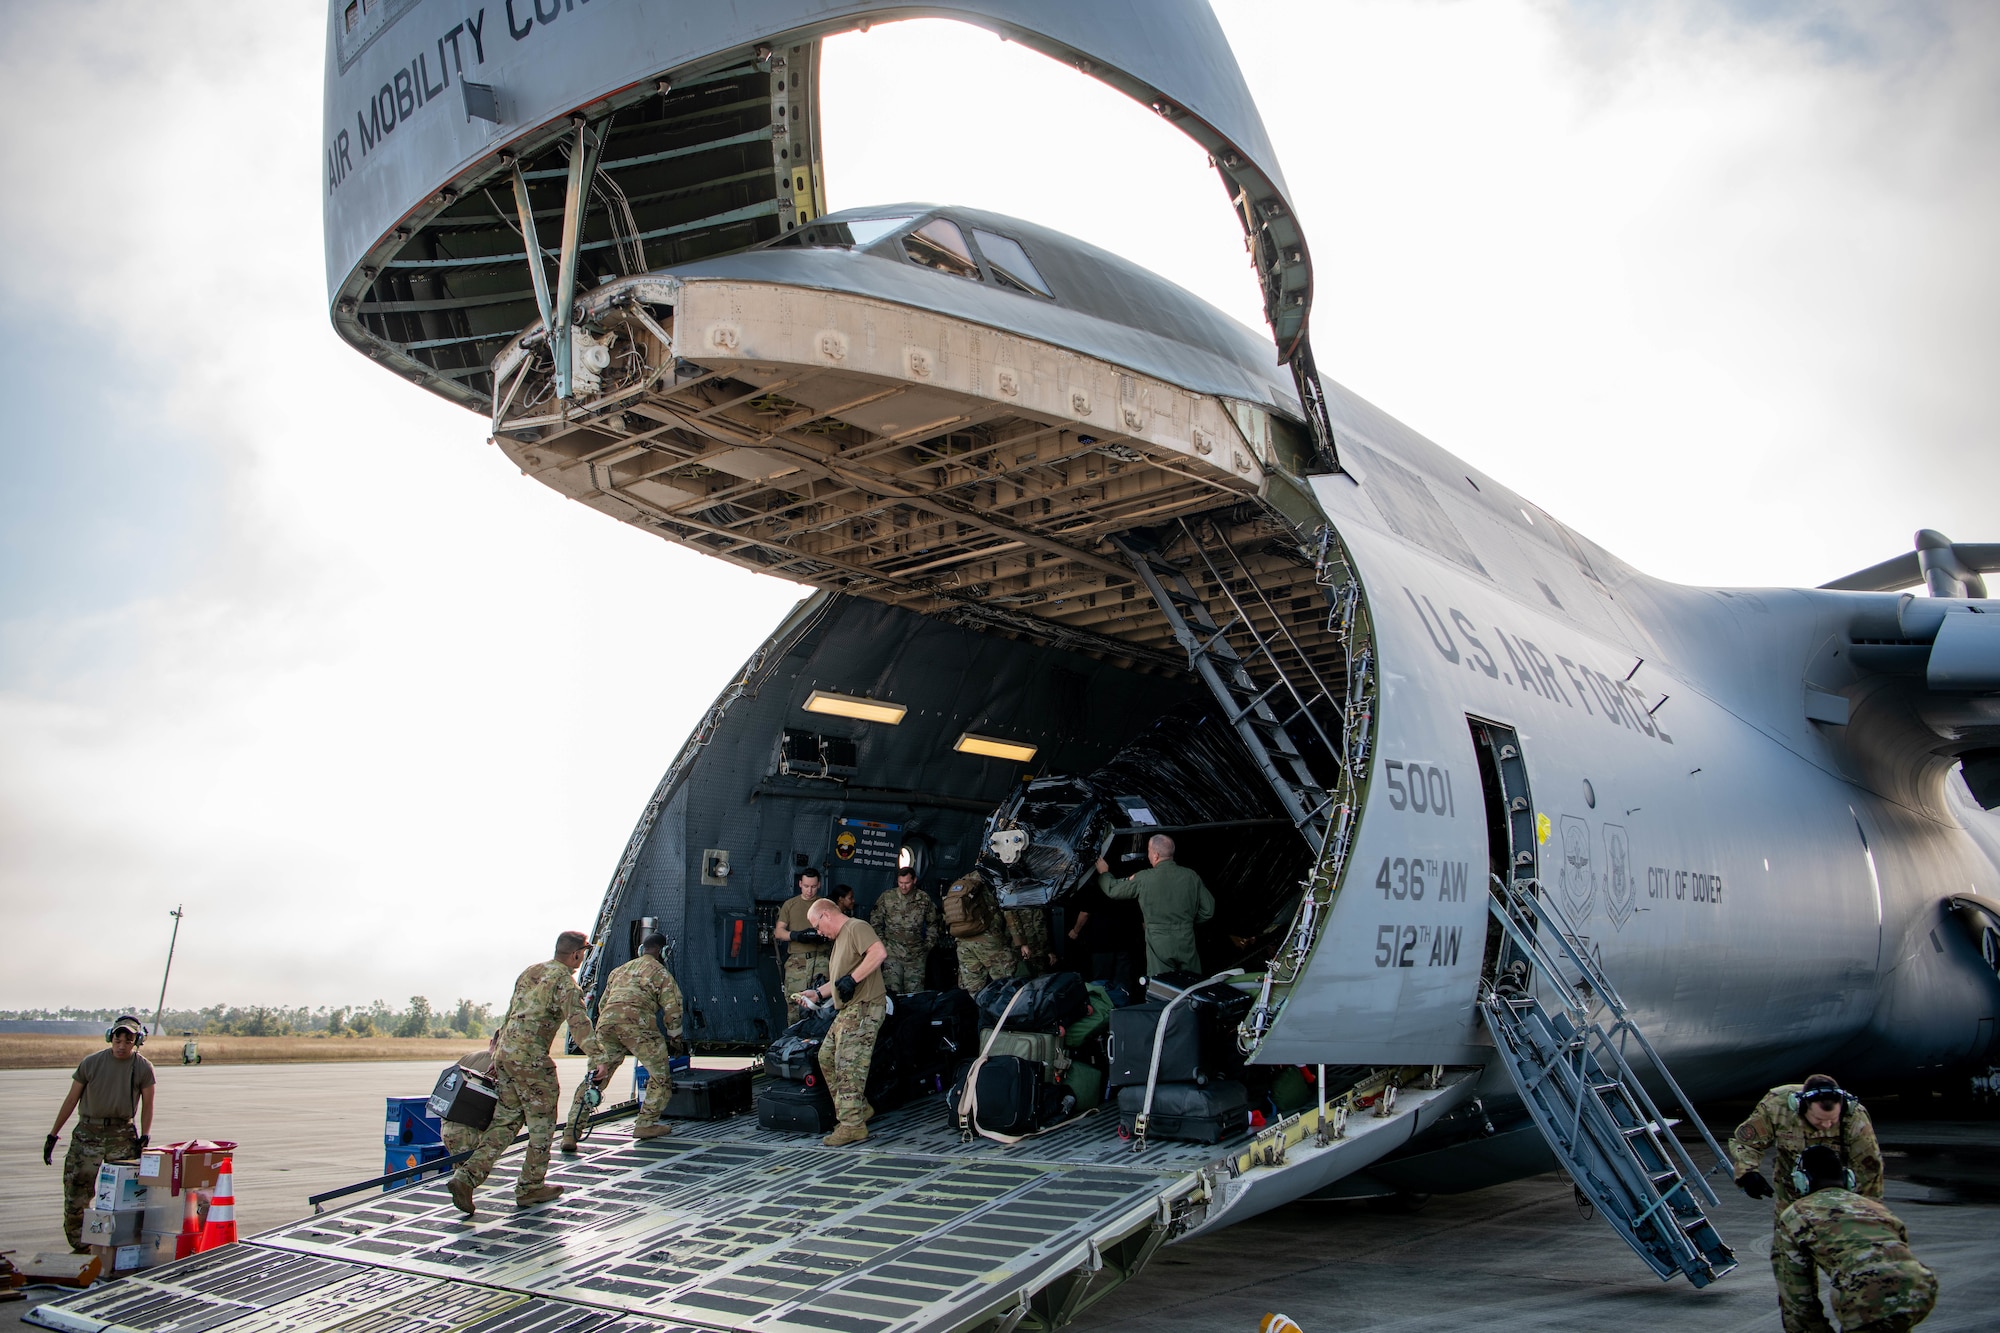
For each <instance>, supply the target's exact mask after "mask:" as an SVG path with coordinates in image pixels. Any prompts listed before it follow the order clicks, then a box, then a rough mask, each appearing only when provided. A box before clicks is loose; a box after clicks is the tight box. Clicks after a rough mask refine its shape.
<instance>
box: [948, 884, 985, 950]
mask: <svg viewBox="0 0 2000 1333" xmlns="http://www.w3.org/2000/svg"><path fill="white" fill-rule="evenodd" d="M992 906H993V901H992V898H991V897H990V896H989V895H988V894H987V892H986V881H985V880H984V879H982V878H980V877H979V876H978V875H962V876H960V877H959V878H957V879H955V880H953V881H952V882H951V887H950V888H948V889H946V890H945V891H944V925H945V929H946V930H949V931H950V932H951V937H952V938H953V939H955V940H976V939H978V938H979V937H980V936H982V935H985V934H987V933H989V932H990V931H991V930H992V929H993V911H992Z"/></svg>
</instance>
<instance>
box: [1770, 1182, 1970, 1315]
mask: <svg viewBox="0 0 2000 1333" xmlns="http://www.w3.org/2000/svg"><path fill="white" fill-rule="evenodd" d="M1792 1175H1793V1182H1792V1183H1793V1185H1794V1186H1795V1188H1797V1190H1798V1191H1799V1199H1798V1201H1797V1202H1796V1203H1794V1204H1792V1205H1791V1206H1790V1207H1788V1208H1786V1209H1785V1210H1784V1211H1783V1212H1781V1213H1779V1214H1778V1225H1777V1229H1776V1231H1775V1232H1774V1233H1773V1234H1772V1236H1771V1257H1772V1264H1771V1266H1772V1268H1773V1269H1774V1270H1776V1272H1777V1275H1778V1309H1779V1312H1780V1313H1781V1315H1782V1316H1783V1318H1784V1323H1785V1333H1833V1325H1832V1324H1829V1323H1828V1322H1827V1321H1826V1310H1825V1309H1824V1308H1823V1307H1822V1306H1821V1305H1820V1300H1819V1274H1820V1272H1821V1270H1824V1271H1825V1273H1826V1275H1827V1279H1828V1284H1829V1285H1830V1286H1831V1287H1832V1288H1833V1312H1834V1314H1835V1315H1836V1316H1838V1317H1839V1319H1840V1327H1841V1328H1842V1329H1843V1330H1844V1333H1864V1331H1865V1333H1904V1330H1905V1329H1908V1328H1911V1327H1914V1326H1915V1325H1917V1324H1920V1323H1922V1322H1923V1319H1924V1316H1925V1315H1928V1314H1929V1313H1930V1312H1931V1307H1932V1306H1934V1305H1936V1304H1937V1293H1938V1284H1937V1275H1936V1274H1935V1273H1933V1272H1931V1270H1930V1269H1928V1268H1926V1267H1924V1266H1923V1265H1922V1264H1920V1263H1918V1262H1917V1257H1916V1256H1915V1255H1914V1254H1911V1253H1910V1244H1909V1241H1910V1233H1909V1230H1908V1228H1906V1227H1904V1225H1903V1224H1902V1223H1901V1222H1900V1221H1898V1220H1897V1219H1896V1215H1895V1214H1894V1213H1892V1212H1890V1211H1889V1209H1888V1208H1887V1207H1886V1206H1885V1205H1883V1204H1882V1203H1880V1202H1878V1201H1877V1200H1874V1199H1871V1198H1869V1197H1867V1196H1866V1195H1863V1194H1857V1193H1855V1192H1854V1183H1855V1181H1854V1172H1852V1171H1850V1170H1849V1169H1848V1167H1847V1164H1846V1163H1845V1162H1843V1161H1841V1159H1840V1154H1839V1153H1837V1152H1835V1151H1834V1150H1833V1149H1832V1148H1830V1147H1828V1146H1826V1145H1825V1144H1814V1145H1813V1146H1812V1147H1809V1148H1807V1149H1806V1150H1805V1151H1804V1152H1802V1153H1800V1154H1799V1161H1798V1166H1797V1167H1796V1168H1794V1170H1793V1172H1792Z"/></svg>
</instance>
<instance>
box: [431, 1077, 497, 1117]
mask: <svg viewBox="0 0 2000 1333" xmlns="http://www.w3.org/2000/svg"><path fill="white" fill-rule="evenodd" d="M499 1103H500V1094H499V1093H497V1092H495V1091H494V1090H493V1085H492V1084H490V1083H488V1082H487V1081H486V1080H485V1079H482V1078H480V1077H479V1076H478V1075H477V1074H474V1073H472V1072H471V1071H470V1070H468V1069H466V1068H465V1067H464V1066H463V1065H447V1066H446V1067H445V1071H444V1073H442V1074H440V1075H439V1076H438V1081H437V1086H436V1087H434V1088H432V1089H431V1101H430V1109H431V1111H432V1112H433V1113H435V1114H436V1115H437V1117H438V1119H440V1120H449V1121H451V1123H452V1124H454V1125H464V1126H465V1127H466V1128H468V1129H485V1128H486V1127H487V1126H488V1125H490V1124H492V1123H493V1108H494V1107H495V1106H497V1105H499Z"/></svg>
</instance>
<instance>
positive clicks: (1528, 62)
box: [0, 0, 2000, 1007]
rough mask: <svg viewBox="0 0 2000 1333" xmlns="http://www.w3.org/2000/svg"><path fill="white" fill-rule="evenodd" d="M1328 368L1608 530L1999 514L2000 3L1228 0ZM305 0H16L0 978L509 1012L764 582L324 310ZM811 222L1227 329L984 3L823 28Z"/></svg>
mask: <svg viewBox="0 0 2000 1333" xmlns="http://www.w3.org/2000/svg"><path fill="white" fill-rule="evenodd" d="M1221 13H1222V19H1223V24H1224V26H1225V28H1226V29H1227V31H1228V34H1229V37H1230V40H1231V42H1232V43H1233V45H1234V46H1235V49H1236V52H1237V56H1238V58H1239V60H1240V61H1241V62H1242V63H1243V65H1244V67H1245V69H1246V72H1247V73H1248V76H1249V79H1250V83H1251V86H1252V88H1253V89H1254V90H1255V92H1256V94H1257V97H1258V100H1259V104H1260V106H1261V108H1262V110H1263V114H1264V118H1265V121H1266V123H1267V125H1268V126H1269V128H1270V130H1271V135H1272V138H1273V140H1274V141H1275V143H1276V145H1277V149H1278V152H1279V156H1280V159H1281V161H1282V163H1283V166H1284V169H1285V171H1286V174H1287V175H1288V177H1289V179H1290V183H1291V185H1292V188H1293V192H1294V196H1295V198H1296V200H1297V203H1298V206H1299V211H1300V213H1301V216H1302V220H1303V222H1304V224H1305V227H1306V230H1307V233H1308V236H1309V238H1310V242H1311V246H1312V251H1313V255H1314V258H1315V261H1316V271H1317V274H1318V283H1319V285H1318V298H1317V303H1316V307H1315V316H1314V325H1313V327H1314V344H1315V348H1316V351H1317V353H1318V357H1319V362H1320V366H1321V368H1322V369H1323V370H1324V371H1325V372H1326V373H1327V374H1329V375H1331V376H1332V377H1334V378H1336V379H1339V380H1341V381H1343V382H1344V383H1346V384H1347V385H1348V386H1349V387H1351V388H1353V389H1354V390H1356V391H1357V392H1359V393H1361V394H1363V395H1364V396H1366V397H1368V398H1370V399H1372V400H1373V401H1374V402H1376V403H1377V404H1378V405H1380V406H1381V407H1383V408H1384V409H1386V410H1387V411H1389V412H1391V413H1392V414H1394V415H1396V416H1398V417H1400V418H1402V419H1403V420H1404V421H1406V422H1408V423H1410V424H1411V425H1413V426H1415V427H1416V428H1417V429H1419V430H1421V431H1423V432H1425V433H1426V434H1428V435H1430V436H1431V437H1432V438H1433V439H1435V440H1437V441H1438V442H1439V443H1440V444H1442V445H1444V446H1445V447H1446V448H1448V449H1451V450H1453V451H1455V452H1457V453H1458V454H1460V455H1461V456H1463V457H1464V458H1466V459H1467V460H1469V461H1470V462H1472V463H1474V464H1476V465H1477V466H1479V467H1481V468H1484V469H1486V470H1487V471H1488V472H1490V473H1492V474H1493V475H1495V476H1497V477H1499V478H1500V479H1502V480H1504V481H1505V482H1507V483H1509V484H1510V485H1513V486H1515V487H1517V488H1518V489H1519V490H1521V491H1523V492H1524V493H1526V494H1527V495H1529V496H1531V497H1533V498H1534V499H1536V500H1537V501H1539V502H1540V503H1542V504H1543V505H1544V506H1545V507H1546V508H1548V509H1549V510H1550V511H1551V512H1552V513H1554V514H1556V515H1558V516H1559V517H1561V518H1563V519H1564V520H1565V521H1567V522H1569V523H1571V524H1572V525H1573V526H1575V527H1576V528H1578V529H1580V530H1581V531H1583V532H1585V533H1587V534H1588V535H1590V536H1591V537H1593V538H1595V539H1596V540H1598V541H1599V542H1602V543H1603V544H1604V545H1606V546H1608V547H1609V548H1611V549H1612V550H1614V551H1616V552H1618V553H1619V554H1620V555H1622V556H1624V557H1625V558H1627V559H1628V560H1631V561H1632V562H1634V563H1635V564H1637V565H1638V566H1639V567H1641V568H1643V569H1646V570H1649V571H1651V572H1653V573H1655V574H1658V575H1661V576H1663V577H1668V578H1673V579H1678V580H1683V581H1688V582H1698V583H1719V584H1753V585H1783V584H1814V583H1819V582H1823V581H1825V580H1826V579H1829V578H1832V577H1835V576H1837V575H1839V574H1842V573H1845V572H1847V571H1849V570H1851V569H1855V568H1858V567H1860V566H1863V565H1867V564H1871V563H1873V562H1875V561H1877V560H1880V559H1883V558H1885V557H1887V556H1890V555H1894V554H1896V553H1897V552H1899V551H1902V550H1906V549H1908V546H1909V542H1910V535H1911V533H1912V531H1913V530H1914V529H1916V528H1917V527H1919V526H1930V527H1938V528H1941V529H1943V530H1944V531H1946V532H1947V533H1949V534H1951V535H1953V536H1954V537H1958V538H1960V539H1964V540H1988V541H1991V540H2000V498H1996V497H2000V484H1997V483H2000V449H1996V447H1995V443H1996V441H1995V435H1996V426H2000V389H1996V385H2000V376H1996V374H1995V364H1996V352H2000V282H1996V270H2000V260H1996V246H1995V240H1994V238H1995V237H1996V236H2000V152H1996V151H1995V148H1994V145H1995V143H1996V142H2000V136H1996V133H1995V131H1996V128H2000V77H1996V74H2000V7H1996V6H1993V5H1991V4H1964V5H1950V4H1937V5H1922V4H1894V3H1887V2H1885V3H1880V4H1870V3H1859V2H1857V3H1851V4H1838V3H1832V4H1805V3H1798V4H1791V3H1786V2H1785V0H1750V2H1746V3H1741V4H1735V5H1725V4H1716V3H1701V2H1693V0H1691V2H1690V3H1685V4H1643V3H1641V4H1608V3H1598V2H1595V0H1578V3H1575V4H1570V5H1562V4H1555V3H1526V2H1524V0H1461V2H1457V3H1423V2H1421V0H1394V2H1389V0H1383V2H1381V3H1366V2H1362V3H1331V2H1329V0H1314V3H1310V4H1307V3H1292V4H1280V3H1275V0H1273V2H1271V3H1244V4H1228V5H1225V6H1223V7H1222V9H1221ZM323 40H324V16H323V14H322V13H321V12H319V11H318V10H317V9H316V7H315V6H313V5H311V4H309V3H301V4H294V5H273V4H261V3H243V4H236V5H228V4H209V5H196V6H161V5H157V4H152V3H144V2H134V3H126V4H112V3H85V2H84V0H61V2H60V3H57V2H55V0H50V2H48V3H27V2H26V0H17V2H16V3H12V4H8V5H5V6H3V7H0V114H4V115H5V116H6V118H7V120H8V123H10V124H11V125H13V126H14V131H13V132H12V133H11V134H9V135H8V136H6V138H5V139H4V141H0V175H4V178H5V179H6V180H7V182H8V188H7V189H6V190H5V191H0V423H3V424H0V460H4V466H5V481H4V484H0V919H4V921H5V923H6V927H7V934H8V940H7V942H8V945H9V963H10V965H9V966H8V968H7V969H5V971H4V973H0V1007H23V1006H39V1005H62V1004H77V1005H92V1006H95V1005H111V1004H121V1003H132V1002H136V1001H139V1000H142V999H143V1000H144V1001H145V1002H146V1003H148V1004H150V1003H151V1000H152V997H153V995H154V993H155V991H156V989H157V986H158V973H159V968H160V964H161V962H162V961H163V959H164V954H165V950H166V943H167V932H168V927H169V924H170V923H169V921H168V918H167V915H166V913H167V910H168V909H169V908H170V907H172V906H173V905H174V904H176V903H181V902H184V903H185V904H186V905H187V909H188V917H187V924H186V926H185V928H184V930H183V934H182V940H181V951H180V955H179V958H178V960H177V962H176V964H175V973H174V976H175V981H174V985H173V990H172V993H171V994H170V996H169V999H170V1001H171V1002H173V1003H176V1004H179V1005H205V1004H212V1003H234V1004H253V1003H286V1004H322V1003H357V1002H359V1003H366V1002H367V1001H369V1000H372V999H375V998H377V997H382V998H386V999H389V1000H391V1001H392V1002H394V1003H396V1004H398V1005H400V1004H402V1003H404V1002H405V1001H406V999H407V997H408V996H410V995H411V994H414V993H423V994H426V995H428V996H429V997H430V998H431V999H432V1000H433V1001H436V1002H448V1001H450V1000H453V999H456V998H458V997H460V996H466V997H469V998H473V999H475V1000H484V1001H502V1000H504V998H505V995H506V990H507V986H508V984H509V982H510V980H511V978H512V977H513V975H514V974H515V972H516V971H518V970H519V969H520V967H522V966H523V965H524V964H525V963H527V962H528V961H530V960H532V959H534V958H536V957H540V956H544V955H545V954H546V950H547V947H548V943H549V941H550V938H551V937H552V936H553V934H554V933H555V931H556V930H557V929H559V928H561V927H563V926H570V925H575V926H578V927H579V928H587V927H588V926H589V924H590V923H591V921H592V920H593V918H594V914H595V910H596V907H597V904H598V900H599V898H600V896H601V894H602V892H603V888H604V885H605V882H606V881H607V880H608V878H609V877H610V873H611V871H612V869H613V867H614V864H615V862H616V859H617V856H618V854H619V851H620V850H621V848H622V846H623V844H624V840H625V837H626V835H627V833H628V832H629V831H630V829H631V826H632V823H633V821H634V820H635V818H636V817H637V815H638V813H639V810H640V808H641V806H642V805H643V803H644V801H645V798H646V795H647V793H648V792H649V791H650V790H651V787H652V785H653V783H654V782H655V781H656V780H657V778H658V776H659V774H660V772H661V770H662V769H663V768H664V767H665V766H666V764H667V762H668V761H669V760H670V759H671V757H672V755H673V753H674V751H675V750H676V748H677V747H678V746H679V744H680V742H681V739H682V738H683V737H684V736H685V734H686V732H687V730H688V728H689V727H690V726H691V725H692V723H693V722H694V720H695V718H696V717H697V716H698V715H699V713H700V712H701V710H702V709H703V708H704V707H705V706H706V704H707V703H708V701H709V700H710V698H711V697H712V696H713V695H714V693H715V692H716V690H717V689H719V688H720V687H721V685H722V684H723V683H724V682H725V681H726V680H727V679H728V677H729V676H730V675H731V674H732V673H733V672H734V670H735V669H736V668H737V666H738V665H739V664H740V663H741V661H742V660H743V659H744V658H745V657H746V656H747V655H748V653H749V652H750V651H751V650H752V649H753V648H754V647H755V645H756V644H757V642H758V641H760V640H761V639H762V638H763V637H764V635H765V634H766V633H768V631H769V630H770V628H771V627H772V626H773V625H774V624H775V623H776V621H777V620H778V619H779V617H780V616H781V615H782V614H783V612H784V610H785V608H786V607H788V606H789V605H790V604H791V603H792V602H793V601H794V599H795V598H796V597H797V596H799V594H800V590H799V589H797V588H794V587H792V586H791V585H787V584H782V583H779V582H776V581H773V580H768V579H762V578H758V577H755V576H752V575H749V574H745V573H742V572H739V571H736V570H733V569H732V568H730V567H728V566H725V565H722V564H719V563H716V562H713V561H708V560H705V559H702V558H700V557H696V556H692V555H689V554H686V553H684V552H681V551H678V550H676V549H674V548H671V547H669V546H667V545H666V544H664V543H662V542H660V541H658V540H656V539H653V538H650V537H647V536H644V535H642V534H640V533H638V532H636V531H634V530H632V529H629V528H626V527H624V526H622V525H620V524H617V523H614V522H612V521H610V520H608V519H605V518H603V517H601V516H599V515H597V514H594V513H592V512H591V511H588V510H586V509H584V508H582V507H581V506H578V505H575V504H572V503H570V502H568V501H565V500H563V499H561V498H559V497H557V496H556V495H555V494H554V493H552V492H550V491H548V490H546V489H544V488H542V487H541V486H539V485H537V484H535V483H533V482H530V481H526V480H524V479H522V478H521V477H520V476H519V475H517V474H516V473H515V472H514V471H513V469H512V468H510V467H508V466H507V465H506V464H505V462H504V461H503V460H502V459H501V458H500V457H499V456H498V455H497V453H496V452H495V451H493V450H492V449H490V448H489V447H487V446H486V445H485V443H484V436H485V427H484V425H483V423H482V421H481V420H480V419H479V418H476V417H474V416H472V415H471V414H468V413H466V412H463V411H461V410H458V409H455V408H451V407H447V406H445V405H443V404H441V403H439V402H438V401H436V400H434V399H432V398H431V397H430V396H429V395H427V394H425V393H423V392H422V391H420V390H417V389H415V388H412V387H411V386H409V385H407V384H405V383H403V382H401V381H399V380H397V379H395V378H394V377H392V376H389V375H386V374H383V373H382V372H381V371H380V370H379V369H377V368H375V367H374V366H372V365H371V364H370V363H368V362H367V361H366V360H364V359H363V358H361V357H359V356H357V355H355V354H354V353H352V352H351V351H349V350H347V349H346V348H344V347H343V346H342V345H341V344H340V343H339V342H338V341H337V340H336V339H335V337H334V336H333V335H332V333H331V332H330V330H329V328H328V324H327V319H326V314H325V294H324V290H323V286H322V278H321V258H320V245H319V240H320V235H319V189H320V180H319V151H318V142H319V131H320V125H319V117H320V80H321V74H322V64H321V44H322V42H323ZM823 96H824V102H825V108H826V140H827V145H828V147H827V169H828V177H829V196H830V202H831V203H832V205H833V206H834V207H836V208H839V207H850V206H854V205H858V204H867V203H874V202H883V201H889V200H896V199H907V198H917V199H929V200H936V201H940V202H952V203H960V204H967V205H976V206H983V207H989V208H993V209H995V210H998V211H1001V212H1006V213H1012V214H1015V215H1020V216H1026V217H1029V218H1032V219H1033V220H1035V221H1038V222H1041V223H1044V224H1047V225H1050V226H1054V227H1058V228H1061V229H1064V230H1067V231H1069V232H1072V233H1074V234H1076V235H1079V236H1082V237H1084V238H1086V239H1088V240H1091V241H1093V242H1095V243H1097V244H1100V245H1103V246H1106V247H1108V248H1110V249H1113V250H1117V251H1120V252H1122V253H1124V254H1126V255H1129V256H1131V257H1132V258H1134V259H1136V260H1138V261H1139V262H1142V263H1144V264H1146V265H1148V266H1150V267H1152V268H1154V269H1157V270H1159V271H1160V272H1162V273H1165V274H1167V275H1169V276H1170V277H1172V278H1174V279H1176V280H1177V281H1179V282H1181V283H1183V284H1185V285H1186V286H1188V287H1190V288H1191V289H1193V290H1194V291H1196V292H1198V293H1199V294H1201V295H1202V296H1204V297H1206V298H1208V299H1209V300H1211V301H1213V302H1215V303H1216V304H1218V305H1220V306H1222V307H1223V308H1224V309H1226V310H1228V311H1230V312H1231V313H1232V314H1235V315H1236V316H1237V317H1239V318H1241V319H1242V320H1244V321H1245V322H1246V323H1256V322H1257V321H1258V307H1257V300H1256V293H1255V289H1254V285H1253V283H1252V280H1251V277H1250V274H1249V270H1248V268H1247V266H1246V263H1245V259H1244V254H1243V248H1242V241H1241V236H1240V233H1239V232H1238V230H1237V228H1236V225H1235V223H1234V221H1233V219H1232V218H1231V216H1230V213H1229V210H1228V206H1227V203H1226V200H1225V198H1224V196H1223V193H1222V191H1221V188H1220V186H1219V185H1218V183H1217V181H1216V178H1215V176H1214V175H1213V173H1212V172H1211V171H1209V170H1208V169H1207V167H1206V165H1205V162H1204V160H1203V154H1202V153H1201V152H1200V150H1198V149H1195V148H1193V147H1192V146H1190V145H1188V144H1187V143H1186V142H1185V141H1184V140H1182V139H1180V138H1179V136H1178V135H1177V134H1176V133H1175V132H1174V131H1173V130H1172V129H1171V127H1169V126H1167V125H1166V124H1165V123H1164V122H1162V121H1160V120H1159V119H1158V118H1157V117H1155V116H1154V115H1152V114H1151V113H1150V112H1148V111H1146V110H1144V109H1142V108H1139V107H1136V106H1134V105H1132V104H1130V103H1127V102H1125V101H1124V100H1123V99H1122V98H1120V97H1119V96H1118V95H1117V94H1115V93H1112V92H1110V91H1108V90H1106V89H1104V88H1103V87H1101V86H1099V85H1097V84H1094V83H1092V82H1091V81H1089V80H1088V79H1086V78H1085V77H1083V76H1082V75H1080V74H1077V73H1076V72H1075V71H1073V70H1070V69H1068V68H1066V67H1063V66H1058V65H1055V64H1053V63H1051V62H1049V61H1046V60H1044V59H1042V58H1041V57H1038V56H1035V55H1034V54H1032V53H1030V52H1027V51H1024V50H1022V49H1021V48H1019V47H1016V46H1012V45H1008V44H1004V43H1001V42H999V41H998V40H996V39H995V38H993V37H991V36H988V35H986V34H984V33H980V32H977V31H974V30H972V29H968V28H963V27H956V26H953V25H949V24H942V23H931V22H926V23H907V24H894V25H885V26H878V27H877V28H875V29H874V30H873V31H872V32H871V33H869V34H867V35H865V36H862V35H853V36H847V37H841V38H836V39H834V40H832V41H831V42H829V44H828V50H827V58H826V68H825V76H824V82H823Z"/></svg>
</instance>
